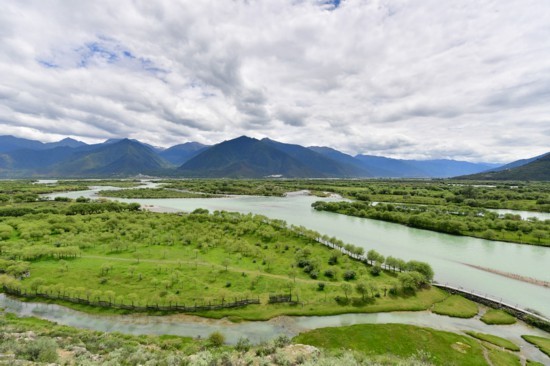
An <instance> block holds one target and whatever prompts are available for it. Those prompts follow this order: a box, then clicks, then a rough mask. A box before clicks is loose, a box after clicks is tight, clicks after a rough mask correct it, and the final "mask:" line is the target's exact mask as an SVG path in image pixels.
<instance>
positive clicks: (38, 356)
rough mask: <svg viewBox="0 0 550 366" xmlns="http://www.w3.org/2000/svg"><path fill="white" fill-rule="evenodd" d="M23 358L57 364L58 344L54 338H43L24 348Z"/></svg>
mask: <svg viewBox="0 0 550 366" xmlns="http://www.w3.org/2000/svg"><path fill="white" fill-rule="evenodd" d="M22 351H23V355H22V356H23V357H24V358H26V359H28V360H30V361H36V362H48V363H50V362H56V361H57V357H58V356H57V343H56V342H55V340H53V339H52V338H48V337H41V338H37V339H36V340H34V341H32V342H29V343H28V344H27V345H26V347H24V348H23V350H22Z"/></svg>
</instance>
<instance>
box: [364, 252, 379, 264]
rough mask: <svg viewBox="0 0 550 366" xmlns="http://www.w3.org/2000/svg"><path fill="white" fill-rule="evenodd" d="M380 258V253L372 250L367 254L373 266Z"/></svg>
mask: <svg viewBox="0 0 550 366" xmlns="http://www.w3.org/2000/svg"><path fill="white" fill-rule="evenodd" d="M379 257H380V253H378V252H377V251H376V250H374V249H371V250H369V251H368V252H367V260H368V261H369V262H370V264H373V263H374V262H375V261H376V260H378V258H379Z"/></svg>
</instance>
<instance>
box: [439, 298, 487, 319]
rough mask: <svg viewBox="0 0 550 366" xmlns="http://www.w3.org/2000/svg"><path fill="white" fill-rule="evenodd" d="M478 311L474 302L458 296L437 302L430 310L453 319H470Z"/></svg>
mask: <svg viewBox="0 0 550 366" xmlns="http://www.w3.org/2000/svg"><path fill="white" fill-rule="evenodd" d="M478 311H479V309H478V306H477V304H476V303H475V302H473V301H470V300H468V299H465V298H463V297H462V296H459V295H452V296H449V297H447V298H446V299H445V300H443V301H441V302H438V303H437V304H435V305H434V306H433V308H432V312H434V313H436V314H439V315H448V316H452V317H455V318H472V317H474V316H475V315H476V314H477V313H478Z"/></svg>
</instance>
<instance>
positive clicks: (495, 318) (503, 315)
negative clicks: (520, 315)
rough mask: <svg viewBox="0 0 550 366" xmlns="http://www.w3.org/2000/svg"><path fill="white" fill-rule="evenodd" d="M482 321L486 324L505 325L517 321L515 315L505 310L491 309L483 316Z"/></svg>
mask: <svg viewBox="0 0 550 366" xmlns="http://www.w3.org/2000/svg"><path fill="white" fill-rule="evenodd" d="M481 321H482V322H484V323H485V324H495V325H505V324H514V323H516V322H517V320H516V318H515V317H514V316H513V315H510V314H508V313H507V312H505V311H504V310H498V309H489V310H487V312H486V313H485V314H483V316H482V317H481Z"/></svg>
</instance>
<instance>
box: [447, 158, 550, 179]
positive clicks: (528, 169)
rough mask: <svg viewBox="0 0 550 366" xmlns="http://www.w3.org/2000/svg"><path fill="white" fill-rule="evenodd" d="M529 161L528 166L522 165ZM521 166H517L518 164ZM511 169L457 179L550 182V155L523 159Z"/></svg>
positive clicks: (512, 164)
mask: <svg viewBox="0 0 550 366" xmlns="http://www.w3.org/2000/svg"><path fill="white" fill-rule="evenodd" d="M524 161H529V162H528V163H527V164H521V163H522V162H524ZM518 163H519V164H521V165H519V166H518V165H517V164H518ZM506 166H509V167H510V166H511V168H504V170H502V169H498V170H493V171H486V172H482V173H479V174H472V175H466V176H462V177H457V178H460V179H474V180H541V181H550V153H546V154H543V155H539V156H537V157H535V158H531V159H523V160H518V161H515V162H512V163H510V164H507V165H506Z"/></svg>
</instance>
